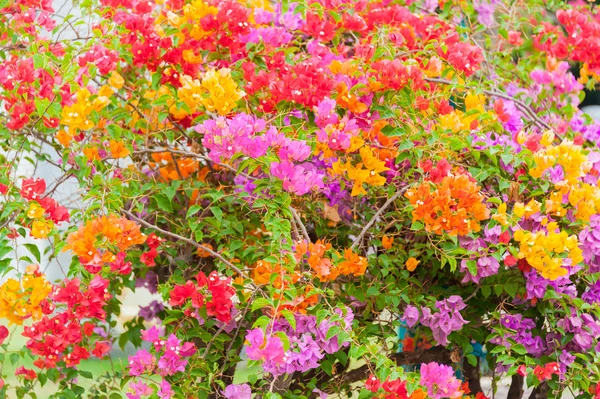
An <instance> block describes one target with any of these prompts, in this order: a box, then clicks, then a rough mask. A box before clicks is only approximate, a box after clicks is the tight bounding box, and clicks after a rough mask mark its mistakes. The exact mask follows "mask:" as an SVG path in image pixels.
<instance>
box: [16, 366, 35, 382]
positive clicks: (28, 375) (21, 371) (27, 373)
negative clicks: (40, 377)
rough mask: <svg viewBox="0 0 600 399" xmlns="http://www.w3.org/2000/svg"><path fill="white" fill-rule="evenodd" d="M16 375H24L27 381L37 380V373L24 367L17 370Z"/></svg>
mask: <svg viewBox="0 0 600 399" xmlns="http://www.w3.org/2000/svg"><path fill="white" fill-rule="evenodd" d="M15 375H16V376H19V375H22V376H23V378H25V379H26V380H35V379H36V378H37V373H36V372H35V371H33V370H29V369H26V368H25V367H24V366H21V367H19V368H18V369H17V370H15Z"/></svg>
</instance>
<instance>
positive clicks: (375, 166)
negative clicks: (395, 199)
mask: <svg viewBox="0 0 600 399" xmlns="http://www.w3.org/2000/svg"><path fill="white" fill-rule="evenodd" d="M359 153H360V158H361V160H362V162H360V163H359V164H358V165H356V166H354V165H352V164H351V163H350V161H346V163H341V162H340V161H337V162H335V163H334V164H333V165H332V172H333V174H335V175H340V174H343V173H344V172H346V173H347V174H348V178H349V179H350V180H352V181H353V182H354V185H353V187H352V193H351V195H352V196H353V197H355V196H357V195H359V194H367V191H366V190H365V188H364V187H363V184H364V183H366V184H368V185H371V186H383V185H384V184H385V182H386V178H385V177H383V176H381V175H380V174H379V173H381V172H385V171H386V170H388V169H389V168H388V167H386V166H385V162H383V161H381V160H379V158H377V157H376V156H375V154H374V153H373V149H371V147H368V146H364V147H362V148H361V149H360V152H359Z"/></svg>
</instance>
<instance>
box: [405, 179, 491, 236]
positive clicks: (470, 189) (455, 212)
mask: <svg viewBox="0 0 600 399" xmlns="http://www.w3.org/2000/svg"><path fill="white" fill-rule="evenodd" d="M446 173H447V175H446V176H444V177H443V178H442V179H441V181H440V182H439V184H436V185H434V184H433V183H435V182H434V181H433V180H432V181H424V182H423V183H421V184H420V185H419V186H418V187H417V188H414V189H410V190H408V191H407V192H406V193H405V194H404V195H405V197H406V198H408V200H409V201H410V203H411V205H413V207H414V210H413V222H422V223H423V224H424V225H425V229H426V230H427V231H430V232H434V233H436V234H443V233H444V232H445V233H448V234H451V235H461V236H463V235H466V234H468V233H470V232H478V231H479V230H480V229H481V227H480V225H479V222H480V221H482V220H486V219H488V217H489V210H488V209H487V207H486V206H485V203H484V197H483V195H482V194H481V191H480V189H479V187H478V186H477V184H476V183H475V182H474V181H473V180H472V178H471V177H470V176H469V175H467V174H465V173H458V174H453V173H451V172H449V171H448V172H446Z"/></svg>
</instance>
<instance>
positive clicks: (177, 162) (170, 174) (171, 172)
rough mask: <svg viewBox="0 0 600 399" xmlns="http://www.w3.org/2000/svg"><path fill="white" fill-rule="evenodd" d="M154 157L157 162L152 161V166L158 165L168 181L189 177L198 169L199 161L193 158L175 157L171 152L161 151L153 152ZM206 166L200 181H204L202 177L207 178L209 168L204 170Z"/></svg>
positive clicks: (163, 177) (160, 172) (159, 171)
mask: <svg viewBox="0 0 600 399" xmlns="http://www.w3.org/2000/svg"><path fill="white" fill-rule="evenodd" d="M152 159H153V160H154V161H155V163H154V162H150V166H151V167H153V168H154V167H158V168H159V169H158V173H159V174H160V176H161V177H162V179H163V180H166V181H169V180H181V179H187V178H188V177H190V176H191V175H192V174H193V173H195V172H197V171H198V166H199V164H198V161H196V160H195V159H192V158H174V157H173V155H172V154H171V153H168V152H160V153H154V154H152ZM205 168H206V167H205ZM205 168H203V171H201V175H200V176H202V177H201V178H199V180H200V181H204V180H202V179H203V178H206V175H207V174H208V172H209V170H208V168H206V170H204V169H205ZM200 176H199V177H200Z"/></svg>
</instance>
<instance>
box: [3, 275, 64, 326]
mask: <svg viewBox="0 0 600 399" xmlns="http://www.w3.org/2000/svg"><path fill="white" fill-rule="evenodd" d="M50 292H52V285H51V284H50V283H49V282H48V281H46V279H45V278H44V276H43V275H32V274H26V275H25V276H24V277H23V278H22V279H21V281H18V280H15V279H13V278H9V279H8V280H7V281H6V282H5V283H4V284H2V285H1V286H0V318H6V319H8V320H9V322H10V323H15V324H22V323H23V320H25V319H27V318H28V317H31V318H33V319H34V320H39V319H41V317H42V308H41V306H40V304H41V303H42V301H43V300H44V299H46V298H47V297H48V295H49V294H50Z"/></svg>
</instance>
